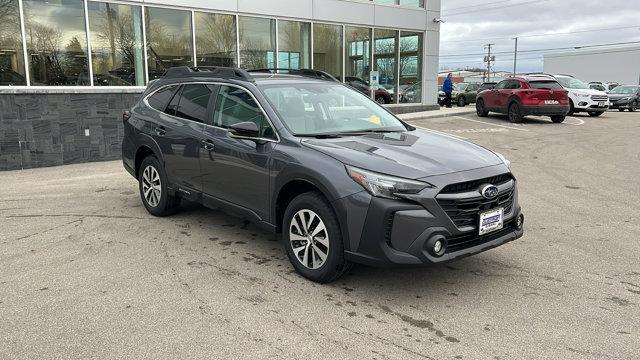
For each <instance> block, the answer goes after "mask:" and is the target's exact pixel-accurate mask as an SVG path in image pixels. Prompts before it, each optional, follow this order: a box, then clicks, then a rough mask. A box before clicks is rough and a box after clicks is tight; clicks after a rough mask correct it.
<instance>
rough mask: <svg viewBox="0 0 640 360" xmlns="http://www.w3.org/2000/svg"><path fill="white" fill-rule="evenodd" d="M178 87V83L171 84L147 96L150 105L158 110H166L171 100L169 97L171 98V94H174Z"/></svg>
mask: <svg viewBox="0 0 640 360" xmlns="http://www.w3.org/2000/svg"><path fill="white" fill-rule="evenodd" d="M177 87H178V85H171V86H167V87H165V88H162V89H160V90H158V91H156V93H154V94H153V95H151V96H149V97H148V98H147V102H148V103H149V106H151V107H152V108H154V109H156V110H159V111H164V108H165V106H166V105H167V103H168V102H169V99H171V96H173V92H174V91H175V90H176V88H177Z"/></svg>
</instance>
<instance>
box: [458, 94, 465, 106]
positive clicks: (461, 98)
mask: <svg viewBox="0 0 640 360" xmlns="http://www.w3.org/2000/svg"><path fill="white" fill-rule="evenodd" d="M465 105H467V100H465V98H464V96H460V97H459V98H458V107H465Z"/></svg>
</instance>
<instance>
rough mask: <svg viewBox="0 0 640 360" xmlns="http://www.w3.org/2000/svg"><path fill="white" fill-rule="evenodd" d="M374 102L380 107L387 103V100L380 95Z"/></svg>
mask: <svg viewBox="0 0 640 360" xmlns="http://www.w3.org/2000/svg"><path fill="white" fill-rule="evenodd" d="M376 102H377V103H378V104H380V105H384V104H386V103H387V100H386V99H385V98H384V96H382V95H378V96H376Z"/></svg>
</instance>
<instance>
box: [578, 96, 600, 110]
mask: <svg viewBox="0 0 640 360" xmlns="http://www.w3.org/2000/svg"><path fill="white" fill-rule="evenodd" d="M600 103H604V105H602V106H601V105H600ZM573 107H574V109H575V110H577V111H606V110H607V109H608V108H609V100H593V99H590V98H587V99H585V98H579V99H578V102H577V103H574V104H573Z"/></svg>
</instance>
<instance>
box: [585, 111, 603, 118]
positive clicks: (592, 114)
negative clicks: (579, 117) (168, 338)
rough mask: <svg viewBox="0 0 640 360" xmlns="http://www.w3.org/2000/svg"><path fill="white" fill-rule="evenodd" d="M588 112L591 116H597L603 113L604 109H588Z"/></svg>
mask: <svg viewBox="0 0 640 360" xmlns="http://www.w3.org/2000/svg"><path fill="white" fill-rule="evenodd" d="M588 114H589V116H591V117H598V116H600V115H602V114H604V111H589V112H588Z"/></svg>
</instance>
